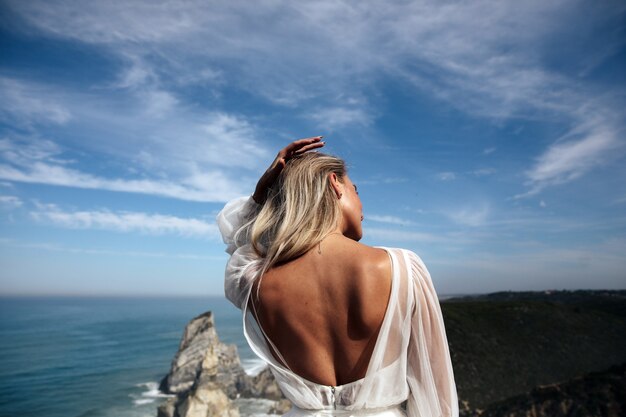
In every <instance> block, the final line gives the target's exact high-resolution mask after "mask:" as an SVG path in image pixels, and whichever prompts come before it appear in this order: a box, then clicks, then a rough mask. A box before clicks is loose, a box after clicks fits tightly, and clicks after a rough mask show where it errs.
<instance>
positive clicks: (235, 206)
mask: <svg viewBox="0 0 626 417" xmlns="http://www.w3.org/2000/svg"><path fill="white" fill-rule="evenodd" d="M260 207H261V205H259V204H257V203H256V202H255V201H254V199H253V198H252V197H241V198H237V199H235V200H232V201H230V202H228V203H227V204H226V205H225V206H224V208H223V209H222V211H220V212H219V214H218V215H217V226H218V227H219V229H220V233H221V234H222V239H223V240H224V243H226V245H227V246H226V252H227V253H228V254H229V255H230V259H229V260H228V263H227V264H226V271H225V274H224V294H225V295H226V298H228V299H229V300H230V301H231V302H232V303H233V304H234V305H235V306H236V307H238V308H240V309H241V308H242V304H243V301H244V298H245V295H246V294H247V291H248V289H249V287H250V285H251V284H252V281H251V278H252V277H253V275H254V274H253V272H254V268H257V267H258V266H259V261H260V258H259V256H258V255H257V254H256V252H255V251H254V249H253V248H252V245H251V244H250V243H249V233H248V232H249V231H248V230H244V229H243V227H244V226H245V225H246V223H248V221H249V220H251V219H252V218H253V217H254V216H255V215H256V214H257V212H258V210H259V209H260Z"/></svg>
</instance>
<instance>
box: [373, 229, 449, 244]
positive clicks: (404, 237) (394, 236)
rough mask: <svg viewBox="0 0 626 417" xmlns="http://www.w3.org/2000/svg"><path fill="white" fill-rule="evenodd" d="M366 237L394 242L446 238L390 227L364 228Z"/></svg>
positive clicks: (440, 240) (443, 239) (442, 239)
mask: <svg viewBox="0 0 626 417" xmlns="http://www.w3.org/2000/svg"><path fill="white" fill-rule="evenodd" d="M363 234H364V235H365V236H367V237H368V238H370V237H373V238H375V239H381V240H387V241H394V242H431V243H432V242H446V241H449V239H448V238H446V237H444V236H441V235H436V234H431V233H422V232H411V231H406V230H392V229H379V228H370V227H368V228H365V229H364V233H363Z"/></svg>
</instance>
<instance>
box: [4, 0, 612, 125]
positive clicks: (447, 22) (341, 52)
mask: <svg viewBox="0 0 626 417" xmlns="http://www.w3.org/2000/svg"><path fill="white" fill-rule="evenodd" d="M7 4H8V5H9V7H11V8H12V9H13V10H14V11H15V12H16V13H18V14H19V15H21V16H22V18H23V19H24V20H25V21H26V22H28V24H30V25H32V26H33V27H35V28H37V29H38V30H40V31H43V32H44V33H47V34H49V35H51V36H55V37H60V38H66V39H71V40H74V41H80V42H85V43H91V44H96V45H98V46H105V47H107V46H108V47H110V48H111V50H112V51H113V52H114V53H117V54H119V55H121V56H123V57H124V58H125V60H126V61H127V62H128V63H129V64H128V65H129V68H130V69H127V70H124V76H122V77H120V80H121V81H120V85H130V84H133V83H136V82H138V81H139V82H143V80H145V79H147V78H150V77H152V76H153V74H156V73H157V72H156V71H153V70H151V69H150V68H149V67H150V66H151V65H153V62H154V61H155V60H158V61H159V62H160V63H161V68H162V71H167V74H168V76H170V77H171V76H173V77H174V78H181V79H182V78H187V77H188V76H189V75H190V73H191V68H198V67H207V68H209V70H208V72H209V73H210V74H215V73H216V72H219V73H220V74H221V75H222V76H223V80H224V81H225V82H231V83H236V84H237V85H238V86H239V87H240V88H244V89H249V90H250V91H251V92H253V93H254V94H258V95H261V96H263V97H265V98H266V99H268V100H270V101H272V102H274V103H281V102H282V103H284V104H286V105H294V104H297V103H303V102H309V103H312V102H317V107H319V100H320V98H322V99H324V100H325V101H326V103H325V104H330V103H335V106H336V107H337V104H339V106H338V107H337V108H338V109H344V110H341V111H339V112H335V115H334V118H335V120H337V121H338V122H344V121H345V120H351V121H354V120H359V119H360V118H361V116H360V113H359V111H358V110H356V109H351V110H345V105H346V104H349V103H350V99H348V97H352V96H353V94H352V93H354V92H355V91H359V90H363V89H365V88H367V87H369V86H370V85H371V82H372V80H375V79H376V77H377V76H378V75H379V74H381V73H384V74H387V75H392V76H400V77H402V78H404V79H405V80H408V81H410V82H412V83H413V84H414V85H415V86H416V87H417V88H419V89H422V90H424V91H428V92H430V93H431V94H433V95H435V96H436V97H439V98H440V99H442V100H445V101H448V102H450V103H452V104H454V105H456V106H458V107H460V108H462V109H463V110H465V111H467V112H470V113H472V114H479V115H483V116H487V117H495V118H506V117H509V116H511V115H516V114H518V115H519V114H522V115H525V116H531V117H537V110H543V111H547V110H549V111H551V112H555V111H556V112H562V111H565V112H568V111H569V110H568V107H570V106H568V105H565V104H566V103H567V101H568V100H570V99H572V98H575V97H572V89H575V85H576V80H568V79H566V78H564V77H563V76H560V75H557V74H555V73H553V72H551V71H550V70H548V69H546V68H545V67H544V66H543V65H542V62H540V60H539V57H540V55H541V54H538V53H537V50H538V49H539V48H540V47H541V46H542V42H543V41H544V39H545V38H546V37H557V36H561V37H567V35H568V33H569V32H568V31H571V30H574V29H572V28H573V27H575V28H576V29H575V30H577V31H578V32H581V31H591V30H593V29H594V20H593V19H591V20H590V19H587V18H588V16H589V15H590V13H588V10H587V9H586V7H583V6H585V5H582V6H581V7H580V8H578V9H576V10H577V11H576V13H574V12H572V13H570V15H569V19H563V10H564V9H568V10H571V9H570V8H569V7H570V4H569V3H567V2H564V1H556V2H549V3H546V2H539V1H531V2H525V3H523V4H518V3H516V4H511V3H496V4H494V3H493V2H491V1H487V0H484V1H475V2H470V3H454V4H442V3H438V2H426V3H424V2H421V3H411V2H409V3H407V2H392V4H385V5H384V6H383V5H381V4H379V3H377V2H373V1H372V2H368V1H363V2H359V4H358V5H354V4H349V3H343V2H332V3H330V2H328V1H325V0H321V1H316V2H307V3H306V4H291V5H289V6H288V7H285V5H283V4H279V3H260V4H257V5H256V7H255V8H254V10H250V9H249V8H248V7H247V6H246V5H245V4H244V3H241V4H239V3H235V4H232V3H214V4H211V6H210V7H208V6H207V5H206V4H205V3H202V2H200V1H190V2H173V3H162V4H160V6H159V7H154V5H153V2H149V1H134V2H132V3H89V4H85V3H84V2H83V3H80V7H78V4H79V3H75V2H71V1H70V2H49V1H29V2H18V1H9V2H7ZM588 7H589V8H590V9H589V11H593V12H594V14H593V16H594V17H596V18H597V19H600V18H602V16H605V17H607V18H611V19H618V16H619V14H620V13H621V12H622V10H621V9H620V7H619V6H617V4H616V5H615V6H613V9H612V8H611V7H609V6H605V7H604V8H603V9H602V10H601V11H598V10H597V8H592V6H591V5H588ZM603 13H604V14H605V15H603ZM276 16H279V17H280V19H276ZM269 19H272V20H271V25H270V24H264V23H267V22H268V21H269ZM572 21H575V22H576V23H577V24H576V25H572ZM485 27H489V30H484V28H485ZM242 28H245V30H242ZM372 28H376V30H372ZM22 30H28V29H27V28H22ZM469 34H471V35H469ZM620 42H621V40H620V39H619V37H618V35H617V34H616V35H615V37H614V38H613V39H605V42H604V43H603V44H599V45H598V49H601V50H604V51H609V53H607V54H603V53H598V54H596V55H597V56H596V58H594V59H596V61H595V65H598V64H599V63H600V62H602V60H601V59H600V60H598V58H597V57H601V58H603V59H606V58H607V57H609V56H610V52H611V51H614V50H615V45H616V44H619V43H620ZM207 44H210V45H211V48H207V47H206V45H207ZM277 44H280V45H281V47H280V48H276V47H275V45H277ZM142 47H143V48H142ZM155 47H158V49H159V50H160V51H162V55H157V56H154V54H152V55H151V53H149V52H148V51H150V52H152V51H154V50H155ZM163 56H167V65H166V66H163V60H162V58H163ZM579 58H585V57H575V59H573V61H572V63H575V64H577V65H580V61H581V59H579ZM218 60H219V61H221V62H223V63H224V64H223V67H222V68H219V69H215V68H211V66H212V65H211V64H212V63H214V62H216V61H218ZM189 62H193V63H194V65H193V66H189V65H184V64H185V63H189ZM355 87H356V88H355ZM364 104H365V105H367V103H364ZM309 109H310V107H303V110H304V112H303V114H310V110H309Z"/></svg>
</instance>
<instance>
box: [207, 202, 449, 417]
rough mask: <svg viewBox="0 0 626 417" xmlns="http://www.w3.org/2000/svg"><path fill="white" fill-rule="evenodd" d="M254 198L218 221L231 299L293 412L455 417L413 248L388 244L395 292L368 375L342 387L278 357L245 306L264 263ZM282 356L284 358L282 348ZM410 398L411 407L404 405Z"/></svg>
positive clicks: (435, 320) (441, 340) (430, 292)
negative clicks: (253, 238)
mask: <svg viewBox="0 0 626 417" xmlns="http://www.w3.org/2000/svg"><path fill="white" fill-rule="evenodd" d="M260 207H261V206H260V205H258V204H257V203H256V202H255V201H254V200H253V199H252V197H241V198H238V199H235V200H232V201H230V202H229V203H227V204H226V206H225V207H224V208H223V209H222V211H221V212H220V213H219V214H218V216H217V223H218V227H219V229H220V232H221V234H222V238H223V240H224V243H226V245H227V249H226V252H227V253H228V254H229V255H230V259H229V260H228V263H227V265H226V273H225V282H224V291H225V295H226V297H227V298H228V299H229V300H230V301H231V302H232V303H233V304H234V305H235V306H236V307H237V308H239V309H240V310H242V313H243V332H244V336H245V338H246V340H247V341H248V343H249V345H250V348H251V349H252V350H253V351H254V353H255V354H256V355H258V356H259V357H260V358H261V359H263V360H264V361H265V362H267V363H268V365H269V367H270V370H271V372H272V373H273V375H274V377H275V378H276V381H277V383H278V385H279V387H280V389H281V391H282V392H283V394H284V395H285V397H286V398H287V399H289V400H290V401H291V403H292V404H293V408H292V409H291V410H290V411H289V412H288V413H287V414H285V415H286V416H288V417H311V416H324V415H332V416H350V415H355V416H356V415H359V416H376V417H402V416H404V415H405V413H406V415H407V416H408V417H449V416H452V417H457V416H458V415H459V409H458V398H457V392H456V384H455V381H454V373H453V370H452V362H451V360H450V352H449V348H448V340H447V337H446V332H445V327H444V321H443V316H442V314H441V307H440V305H439V300H438V297H437V294H436V292H435V288H434V286H433V283H432V280H431V277H430V274H429V272H428V270H427V269H426V265H424V263H423V262H422V260H421V258H420V257H419V256H418V255H416V254H415V253H414V252H412V251H409V250H406V249H399V248H386V247H380V248H381V249H384V250H386V251H387V253H388V254H389V256H390V258H391V261H392V268H393V277H392V284H391V295H390V297H389V302H388V306H387V311H386V313H385V316H384V319H383V323H382V325H381V329H380V332H379V334H378V339H377V341H376V344H375V347H374V351H373V352H372V356H371V359H370V362H369V365H368V368H367V371H366V374H365V377H363V378H361V379H359V380H357V381H353V382H351V383H348V384H344V385H340V386H334V387H332V386H326V385H321V384H317V383H315V382H312V381H309V380H307V379H305V378H303V377H301V376H299V375H297V374H296V373H294V372H293V371H291V369H289V368H288V366H286V365H283V364H286V361H284V360H283V361H282V363H281V362H279V361H278V360H276V358H275V357H274V355H272V352H271V350H270V346H269V345H268V344H272V342H271V341H270V339H269V338H267V337H265V334H264V332H263V330H262V329H261V328H260V326H259V325H258V323H257V321H256V320H255V318H254V315H253V314H252V312H251V311H249V309H248V300H249V297H250V294H251V290H252V283H253V281H254V279H255V278H256V275H257V272H258V271H259V268H260V264H261V260H260V259H259V257H258V256H257V255H256V253H255V252H254V250H253V249H252V245H251V244H250V243H249V239H248V236H249V233H248V232H249V226H250V221H251V220H253V219H254V217H255V215H256V214H257V213H258V210H259V209H260ZM272 347H273V348H274V351H275V352H277V356H278V357H279V359H282V356H281V355H280V353H279V352H278V349H276V348H275V346H273V344H272ZM404 401H406V411H404V409H403V408H401V407H400V405H401V404H402V403H403V402H404Z"/></svg>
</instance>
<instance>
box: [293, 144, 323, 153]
mask: <svg viewBox="0 0 626 417" xmlns="http://www.w3.org/2000/svg"><path fill="white" fill-rule="evenodd" d="M322 146H324V142H316V143H311V144H309V145H306V146H303V147H302V148H300V149H298V150H297V151H295V152H294V153H295V154H296V155H299V154H301V153H303V152H306V151H310V150H311V149H316V148H321V147H322Z"/></svg>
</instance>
